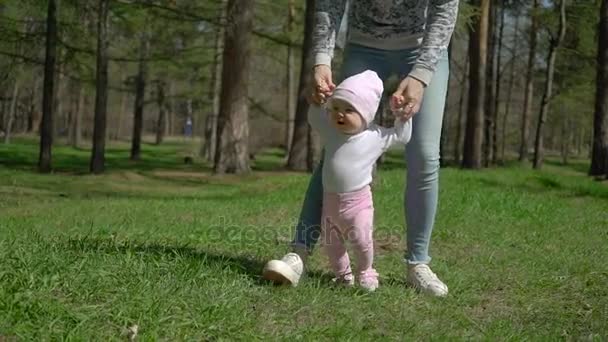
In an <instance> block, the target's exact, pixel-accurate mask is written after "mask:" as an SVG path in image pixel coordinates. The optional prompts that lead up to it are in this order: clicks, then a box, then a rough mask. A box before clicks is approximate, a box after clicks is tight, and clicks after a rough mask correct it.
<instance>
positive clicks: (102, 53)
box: [90, 0, 109, 174]
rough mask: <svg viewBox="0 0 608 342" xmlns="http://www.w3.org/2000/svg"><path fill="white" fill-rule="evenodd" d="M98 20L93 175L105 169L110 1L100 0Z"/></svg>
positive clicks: (92, 157) (92, 155) (92, 156)
mask: <svg viewBox="0 0 608 342" xmlns="http://www.w3.org/2000/svg"><path fill="white" fill-rule="evenodd" d="M98 6H99V7H98V9H97V10H98V14H97V15H98V19H97V77H96V91H95V119H94V121H95V126H94V127H93V151H92V154H91V165H90V167H91V173H95V174H99V173H102V172H103V171H104V168H105V149H106V115H107V109H108V108H107V107H108V106H107V103H108V23H109V21H108V6H109V0H99V4H98Z"/></svg>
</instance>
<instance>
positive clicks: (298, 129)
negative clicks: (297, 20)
mask: <svg viewBox="0 0 608 342" xmlns="http://www.w3.org/2000/svg"><path fill="white" fill-rule="evenodd" d="M314 15H315V1H314V0H306V12H305V18H304V44H303V45H302V64H301V67H300V82H299V84H298V103H297V104H296V116H295V118H294V130H293V139H292V142H291V149H290V151H289V157H288V159H287V168H289V169H290V170H299V171H305V170H307V169H308V168H309V167H308V166H309V164H310V165H312V163H308V159H311V158H308V156H307V154H308V151H309V140H310V139H309V132H308V131H309V130H310V128H309V127H308V108H309V104H308V101H307V100H306V91H307V88H308V85H309V83H308V82H309V81H310V70H311V69H312V67H313V65H312V64H313V61H312V58H311V50H312V29H313V25H314Z"/></svg>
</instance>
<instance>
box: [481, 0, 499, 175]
mask: <svg viewBox="0 0 608 342" xmlns="http://www.w3.org/2000/svg"><path fill="white" fill-rule="evenodd" d="M490 7H491V8H490V11H489V17H488V37H487V38H488V50H487V51H488V55H487V65H486V81H485V87H486V92H485V99H484V125H483V127H484V130H483V131H484V139H483V141H484V143H483V165H484V167H488V166H490V162H491V161H492V158H493V157H492V145H493V144H494V141H493V140H492V132H493V131H494V126H495V122H494V99H495V97H496V16H497V11H496V9H497V8H498V6H496V4H494V5H492V4H491V0H490Z"/></svg>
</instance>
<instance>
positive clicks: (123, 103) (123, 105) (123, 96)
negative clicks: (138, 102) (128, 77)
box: [114, 83, 129, 140]
mask: <svg viewBox="0 0 608 342" xmlns="http://www.w3.org/2000/svg"><path fill="white" fill-rule="evenodd" d="M123 84H124V83H123ZM128 94H129V93H128V92H126V91H121V92H120V109H119V112H118V118H117V119H116V133H115V135H114V139H116V140H120V138H121V137H122V124H123V121H124V116H125V113H126V112H127V100H128Z"/></svg>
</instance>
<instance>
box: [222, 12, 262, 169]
mask: <svg viewBox="0 0 608 342" xmlns="http://www.w3.org/2000/svg"><path fill="white" fill-rule="evenodd" d="M253 8H254V0H229V1H228V16H227V26H226V33H225V38H224V42H225V47H224V53H223V63H224V68H223V70H222V93H221V99H220V115H219V117H218V132H217V133H218V139H217V151H216V154H215V163H214V164H215V165H214V168H213V171H214V172H215V173H217V174H223V173H237V174H240V173H246V172H249V171H250V167H249V153H248V144H249V122H248V120H249V103H248V86H249V69H250V65H251V51H250V45H251V33H252V29H253Z"/></svg>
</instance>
